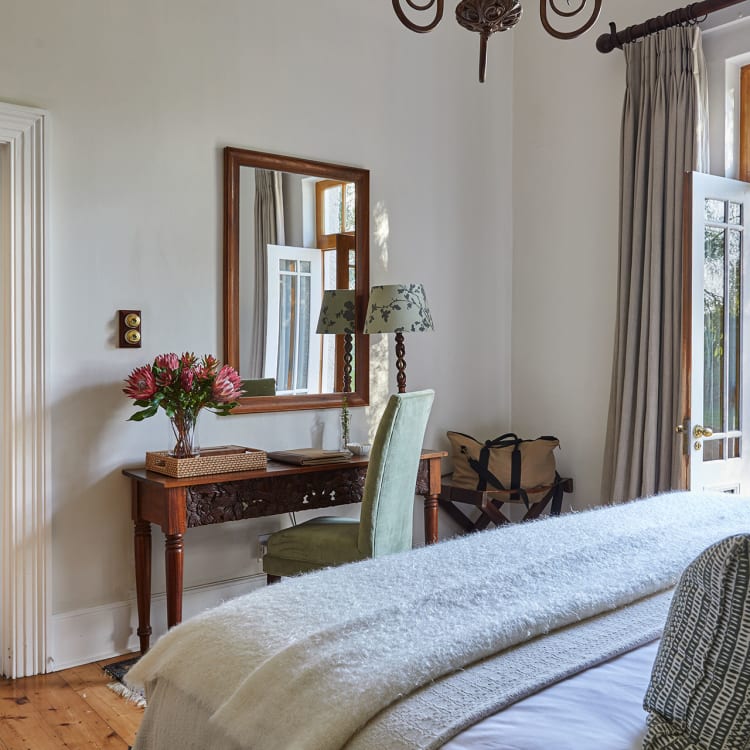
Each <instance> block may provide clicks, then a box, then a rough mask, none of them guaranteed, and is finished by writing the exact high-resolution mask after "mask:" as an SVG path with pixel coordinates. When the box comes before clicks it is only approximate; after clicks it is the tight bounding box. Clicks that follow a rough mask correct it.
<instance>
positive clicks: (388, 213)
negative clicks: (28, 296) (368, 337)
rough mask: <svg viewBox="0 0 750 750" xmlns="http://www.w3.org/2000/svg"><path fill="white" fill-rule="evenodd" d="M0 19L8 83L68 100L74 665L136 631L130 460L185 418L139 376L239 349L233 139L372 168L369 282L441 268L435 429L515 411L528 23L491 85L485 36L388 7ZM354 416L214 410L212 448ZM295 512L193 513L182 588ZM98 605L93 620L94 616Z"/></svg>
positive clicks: (55, 173)
mask: <svg viewBox="0 0 750 750" xmlns="http://www.w3.org/2000/svg"><path fill="white" fill-rule="evenodd" d="M0 16H1V18H0V99H1V100H4V101H9V102H12V103H16V104H26V105H33V106H38V107H42V108H44V109H45V110H47V111H48V112H49V113H50V115H51V138H50V163H51V170H50V175H51V179H50V224H51V225H50V253H49V274H50V275H49V280H48V284H49V301H50V310H51V313H50V315H49V327H48V331H47V333H48V337H49V344H50V356H49V394H48V395H49V398H48V401H49V404H50V408H51V461H52V477H51V482H50V493H51V497H50V502H51V505H52V515H53V528H52V535H53V550H52V560H53V570H52V576H53V610H54V613H55V617H56V622H57V623H58V624H59V628H58V631H56V632H58V636H57V639H56V641H55V643H53V657H54V659H55V664H56V665H57V666H61V665H63V664H66V663H71V662H72V661H76V660H77V661H87V660H89V659H90V658H93V657H94V656H98V655H100V654H101V652H102V651H106V650H107V649H110V650H111V651H115V650H124V649H125V648H126V647H127V644H128V639H129V638H131V643H132V632H131V631H130V630H129V628H130V625H129V622H130V619H132V612H133V610H134V605H133V603H132V599H133V595H134V579H133V572H132V569H133V559H132V540H131V535H132V529H131V521H130V517H129V514H130V494H129V492H130V489H129V486H128V483H127V481H126V480H125V479H124V478H123V477H122V476H121V473H120V472H121V469H122V468H123V467H124V466H134V465H139V464H142V462H143V457H144V452H145V451H146V450H155V449H161V448H163V447H164V446H165V444H166V442H167V427H166V420H165V419H164V417H163V415H160V416H159V417H157V418H154V419H152V420H149V421H147V422H144V423H142V424H136V423H129V422H126V421H125V420H126V419H127V417H128V416H129V414H130V413H131V407H130V404H129V402H128V400H127V399H126V398H125V396H124V395H123V394H122V393H121V391H120V389H121V387H122V379H123V378H124V377H125V376H126V375H127V374H128V372H129V371H130V370H131V369H132V368H133V367H135V366H137V365H140V364H142V363H144V362H146V361H148V360H150V359H151V358H152V357H153V356H154V355H155V354H158V353H160V352H164V351H172V350H174V351H182V350H193V351H196V352H198V353H203V352H214V353H218V354H221V351H222V341H221V296H220V295H221V241H222V237H221V209H222V205H221V201H222V196H221V149H222V148H223V147H224V146H225V145H234V146H240V147H247V148H254V149H259V150H268V151H274V152H277V153H285V154H290V155H294V156H302V157H308V158H315V159H320V160H324V161H333V162H340V163H345V164H352V165H355V166H362V167H366V168H368V169H370V170H371V200H372V203H371V207H372V228H373V236H372V241H371V257H372V263H371V280H372V283H373V284H376V283H383V282H395V281H421V282H423V283H424V284H425V286H426V289H427V292H428V296H429V300H430V304H431V308H432V312H433V316H434V319H435V325H436V331H435V333H434V334H425V335H421V336H411V337H407V339H408V340H407V349H408V352H407V360H408V363H409V367H408V385H409V389H410V390H416V389H418V388H422V387H427V386H431V387H434V388H435V389H436V391H437V400H436V404H435V407H434V410H433V415H432V418H431V421H430V425H429V428H428V438H427V443H428V444H431V445H433V446H437V447H445V446H446V440H445V438H444V434H445V431H446V430H447V429H450V428H453V429H462V430H463V431H467V432H475V433H476V434H485V435H489V434H491V433H492V434H494V433H497V432H499V431H502V430H504V429H505V428H506V426H507V423H508V421H509V414H510V358H511V324H510V312H511V307H510V293H511V242H512V239H513V235H512V223H511V222H512V214H511V143H512V129H511V117H510V111H511V95H512V90H511V77H512V66H513V59H512V47H513V41H514V39H513V37H512V36H511V35H508V34H506V35H503V37H502V38H498V39H497V40H494V39H493V41H492V45H491V46H492V49H491V59H490V71H489V82H488V83H487V84H485V85H484V86H480V85H479V84H478V83H477V82H476V64H477V63H476V56H477V46H478V45H477V38H476V36H475V35H473V34H468V33H466V32H464V31H463V30H461V29H459V28H458V27H456V26H455V24H453V23H452V19H450V17H449V18H448V19H447V20H446V22H445V23H444V24H443V26H442V27H441V28H440V29H438V30H437V31H436V32H434V33H433V34H430V35H426V36H417V35H414V34H412V33H410V32H408V31H407V30H405V29H404V28H402V27H401V26H400V24H399V23H398V21H397V20H396V18H395V16H394V14H393V11H392V9H391V8H390V5H389V4H387V3H373V2H356V3H354V2H351V0H316V2H309V0H295V2H286V3H278V2H276V3H268V2H261V1H260V0H220V1H218V2H217V1H216V0H214V1H212V2H209V1H208V0H131V1H130V2H127V3H123V2H119V1H117V0H66V2H64V3H61V2H57V1H56V0H24V1H23V2H8V0H3V1H2V2H0ZM448 16H450V14H448ZM529 25H531V26H533V24H529ZM523 57H524V56H522V59H523ZM342 104H345V105H346V106H345V107H342V106H341V105H342ZM342 111H344V112H345V116H341V117H340V118H338V119H337V118H335V117H333V116H331V113H332V112H342ZM521 187H523V185H521ZM520 237H521V239H523V234H521V235H520ZM522 279H523V264H522ZM119 308H137V309H141V310H142V311H143V348H142V349H140V350H119V349H117V348H115V322H116V311H117V309H119ZM392 348H393V343H392V341H388V342H381V341H379V340H378V339H377V337H375V339H374V341H373V355H374V356H373V360H374V361H375V362H376V365H375V366H374V368H373V369H374V372H373V398H372V407H371V408H370V409H359V410H356V411H357V413H356V414H355V420H356V421H355V426H354V435H353V436H354V437H355V439H356V438H360V437H364V433H366V432H367V431H368V430H369V429H371V428H372V425H373V424H374V422H375V421H376V419H377V417H378V415H379V413H380V409H381V408H382V405H383V403H384V400H385V398H386V397H387V394H388V393H389V392H392V391H393V390H395V388H394V384H395V368H394V367H393V361H392V360H393V356H392V354H391V352H392ZM378 361H380V362H381V363H382V362H387V365H388V368H389V369H388V370H386V371H385V372H383V368H382V366H381V367H380V368H378V366H377V362H378ZM521 390H522V389H521ZM520 411H521V410H520V409H519V412H520ZM533 413H534V412H532V414H533ZM335 417H336V413H335V412H330V411H329V412H318V413H316V412H301V413H296V414H294V413H292V414H287V413H283V414H264V415H238V416H234V417H229V418H226V419H223V420H219V419H218V418H216V417H214V416H213V415H206V416H205V417H203V423H202V425H201V441H202V443H203V444H211V443H224V442H240V443H243V444H247V445H253V446H258V447H263V448H266V449H269V450H270V449H275V448H281V447H290V446H293V445H298V444H304V443H307V442H309V439H310V432H311V430H312V429H314V427H315V425H316V424H318V423H320V422H321V421H322V422H323V423H326V424H327V425H329V428H331V427H332V426H333V423H334V421H335ZM532 423H533V422H532ZM546 426H549V425H548V423H545V427H546ZM552 427H554V425H552ZM564 437H565V435H563V438H564ZM563 443H564V445H565V443H566V441H565V440H563ZM420 515H421V514H419V515H418V516H417V517H418V518H419V517H420ZM282 521H283V519H278V518H275V519H274V518H272V519H265V520H263V521H259V522H241V523H234V524H225V525H223V526H217V527H208V528H201V529H194V530H190V531H189V532H188V534H187V536H186V555H185V582H186V585H187V586H189V587H200V586H201V585H202V584H206V583H209V582H212V581H222V580H225V581H230V580H235V579H243V578H245V577H246V576H248V575H252V574H255V573H258V572H259V568H258V565H257V563H256V561H255V560H254V558H253V554H254V540H255V537H256V535H257V533H259V532H260V531H263V530H268V529H273V528H276V527H277V526H278V524H279V523H281V522H282ZM446 528H448V526H447V524H446ZM416 536H417V541H419V540H420V539H421V529H420V530H419V531H418V533H417V534H416ZM158 539H159V534H158V533H156V534H155V541H156V542H157V544H155V550H154V591H155V593H158V592H160V591H162V590H163V586H162V585H161V581H162V580H163V578H162V577H163V568H162V565H161V549H160V546H159V544H158ZM158 606H159V607H161V604H160V603H159V604H158ZM118 612H119V613H120V614H117V613H118ZM123 613H124V614H123ZM154 619H155V620H156V619H158V618H157V615H156V614H155V615H154ZM92 622H96V623H97V625H96V629H95V632H92V633H85V632H83V630H82V629H84V628H85V627H89V626H90V625H91V623H92ZM123 623H125V625H126V627H124V629H123ZM88 639H90V640H88ZM72 641H75V643H73V642H72Z"/></svg>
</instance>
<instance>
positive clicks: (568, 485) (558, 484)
mask: <svg viewBox="0 0 750 750" xmlns="http://www.w3.org/2000/svg"><path fill="white" fill-rule="evenodd" d="M452 477H453V475H452V474H448V475H446V476H444V477H443V478H442V490H441V492H440V496H439V498H438V503H439V505H440V507H441V508H442V509H443V510H444V511H445V512H446V513H447V514H448V515H449V516H450V517H451V518H452V519H453V520H454V521H455V522H456V523H458V524H459V525H460V526H461V527H462V528H463V529H464V530H465V531H468V532H472V531H483V530H484V529H486V528H487V527H488V526H489V525H490V524H491V523H494V524H495V525H496V526H502V525H503V524H506V523H511V519H510V518H508V517H507V516H506V515H505V514H504V513H503V512H502V507H503V505H505V504H506V503H512V504H518V503H521V504H524V501H523V499H522V498H521V496H520V495H519V494H518V490H517V489H511V490H496V489H491V490H472V489H469V488H467V487H459V486H458V485H455V484H453V482H452ZM523 489H524V490H525V491H526V494H527V495H529V496H532V495H538V494H540V493H544V494H543V495H542V497H541V498H540V499H539V500H536V501H534V502H529V505H528V507H527V509H526V514H525V515H524V516H523V518H521V519H520V520H521V521H531V520H532V519H534V518H538V517H539V516H540V515H541V514H542V512H543V511H544V509H545V508H546V507H547V506H548V505H549V506H550V511H549V513H550V515H551V516H559V515H560V511H561V509H562V499H563V493H564V492H573V480H572V479H571V478H570V477H561V476H559V475H558V476H557V478H556V479H555V482H554V483H553V484H547V485H543V486H541V487H524V488H523ZM456 503H462V504H465V505H474V506H475V507H477V508H479V511H480V513H479V516H478V518H477V519H476V520H472V519H471V518H469V517H468V516H467V515H466V514H465V513H464V512H463V511H462V510H460V509H459V508H457V507H456Z"/></svg>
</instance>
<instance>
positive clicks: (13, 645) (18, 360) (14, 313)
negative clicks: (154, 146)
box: [0, 102, 51, 678]
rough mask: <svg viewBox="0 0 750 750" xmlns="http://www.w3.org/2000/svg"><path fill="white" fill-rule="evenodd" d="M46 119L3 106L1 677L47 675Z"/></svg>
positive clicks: (0, 107) (0, 130)
mask: <svg viewBox="0 0 750 750" xmlns="http://www.w3.org/2000/svg"><path fill="white" fill-rule="evenodd" d="M47 122H48V114H47V113H46V112H44V111H43V110H39V109H32V108H29V107H19V106H15V105H11V104H4V103H2V102H0V148H2V149H3V153H2V159H0V172H2V176H0V179H2V195H0V202H2V214H1V219H0V263H1V264H2V268H1V269H0V305H2V309H1V310H0V318H1V319H2V326H0V385H1V387H0V419H2V442H1V445H2V453H0V583H1V584H2V589H1V590H0V654H1V655H2V656H1V658H0V674H4V675H5V676H7V677H11V678H16V677H24V676H27V675H33V674H41V673H44V672H46V671H47V657H48V635H49V632H50V627H49V626H50V612H51V607H50V585H49V571H50V565H49V560H50V541H51V540H50V506H49V502H48V492H47V489H48V476H49V464H48V461H49V452H48V449H47V435H48V432H49V430H48V413H47V408H46V396H45V390H46V362H47V352H46V336H45V308H46V305H45V294H46V283H45V256H46V246H47V226H48V212H47V205H46V194H47V160H46V152H47Z"/></svg>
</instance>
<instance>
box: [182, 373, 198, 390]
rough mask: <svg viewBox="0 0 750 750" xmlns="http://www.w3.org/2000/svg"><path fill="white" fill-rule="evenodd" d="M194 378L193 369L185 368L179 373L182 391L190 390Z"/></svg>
mask: <svg viewBox="0 0 750 750" xmlns="http://www.w3.org/2000/svg"><path fill="white" fill-rule="evenodd" d="M194 380H195V371H194V370H191V369H189V368H186V369H184V370H183V371H182V372H181V373H180V385H181V386H182V390H183V391H188V392H190V391H192V390H193V382H194Z"/></svg>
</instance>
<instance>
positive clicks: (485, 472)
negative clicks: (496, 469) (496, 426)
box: [461, 440, 506, 492]
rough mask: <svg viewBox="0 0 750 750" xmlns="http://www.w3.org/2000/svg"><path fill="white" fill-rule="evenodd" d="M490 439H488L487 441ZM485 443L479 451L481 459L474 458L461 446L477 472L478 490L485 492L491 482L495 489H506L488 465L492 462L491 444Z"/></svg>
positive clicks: (470, 464)
mask: <svg viewBox="0 0 750 750" xmlns="http://www.w3.org/2000/svg"><path fill="white" fill-rule="evenodd" d="M489 442H490V441H489V440H488V441H487V443H489ZM487 443H485V444H484V446H483V447H482V450H481V451H479V460H478V461H477V460H476V459H475V458H472V457H471V456H470V455H468V451H467V450H466V447H465V446H461V452H462V453H464V454H465V455H466V458H467V460H468V462H469V466H471V468H472V469H474V471H475V472H476V473H477V490H479V491H480V492H484V490H486V489H487V485H488V484H491V485H492V486H493V487H494V488H495V489H498V490H504V489H506V488H505V487H504V486H503V483H502V482H501V481H500V480H499V479H498V478H497V477H496V476H495V475H494V474H493V473H492V472H491V471H490V470H489V468H488V465H489V462H490V446H489V445H488V444H487Z"/></svg>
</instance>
